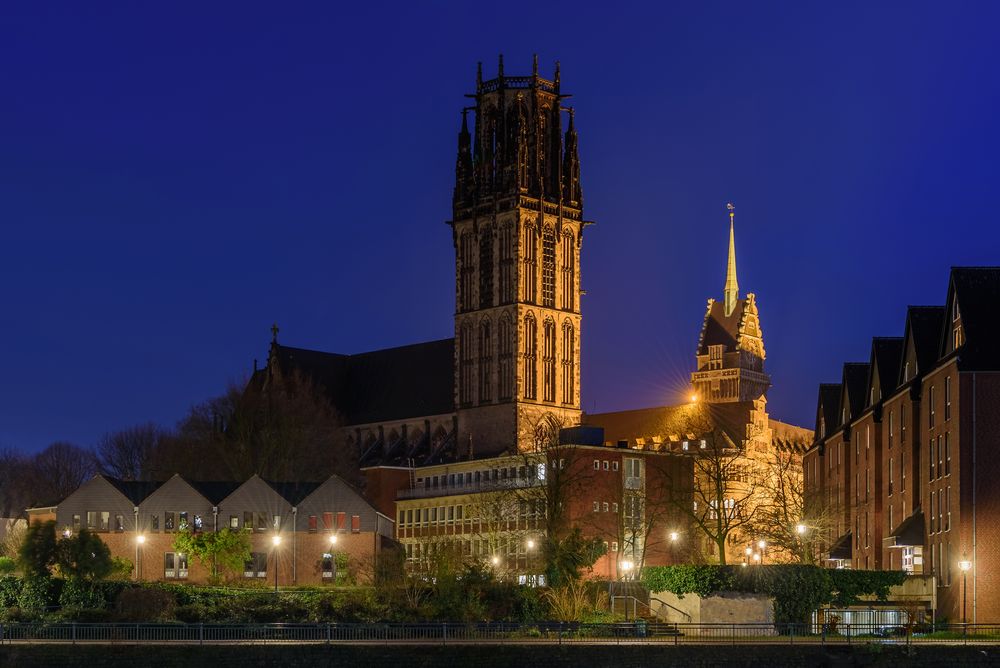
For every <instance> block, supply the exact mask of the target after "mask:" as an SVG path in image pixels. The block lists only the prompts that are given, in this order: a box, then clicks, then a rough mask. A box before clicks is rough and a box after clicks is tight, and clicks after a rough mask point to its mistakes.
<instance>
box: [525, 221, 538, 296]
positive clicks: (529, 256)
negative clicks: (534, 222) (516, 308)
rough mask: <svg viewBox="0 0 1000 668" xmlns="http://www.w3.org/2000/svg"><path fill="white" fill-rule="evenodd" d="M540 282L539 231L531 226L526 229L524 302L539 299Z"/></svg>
mask: <svg viewBox="0 0 1000 668" xmlns="http://www.w3.org/2000/svg"><path fill="white" fill-rule="evenodd" d="M537 280H538V231H537V230H536V229H535V228H534V227H533V226H531V225H526V226H525V228H524V301H526V302H528V303H529V304H530V303H534V302H535V300H536V299H537V293H536V290H537V287H536V281H537Z"/></svg>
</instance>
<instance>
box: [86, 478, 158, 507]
mask: <svg viewBox="0 0 1000 668" xmlns="http://www.w3.org/2000/svg"><path fill="white" fill-rule="evenodd" d="M98 475H99V477H101V478H104V479H105V480H107V481H108V482H109V483H110V484H111V485H112V486H113V487H114V488H115V489H117V490H118V491H119V492H121V493H122V494H123V495H124V496H125V498H127V499H128V500H129V501H131V502H132V503H134V504H135V505H139V503H140V502H141V501H142V500H143V499H145V498H146V497H147V496H149V495H150V494H152V493H153V492H155V491H156V489H157V488H158V487H159V486H160V485H162V484H163V483H161V482H153V481H151V480H120V479H119V478H112V477H111V476H107V475H103V474H98Z"/></svg>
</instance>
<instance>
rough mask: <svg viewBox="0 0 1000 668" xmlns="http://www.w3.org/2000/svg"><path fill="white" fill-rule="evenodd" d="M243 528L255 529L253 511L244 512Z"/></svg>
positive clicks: (246, 529)
mask: <svg viewBox="0 0 1000 668" xmlns="http://www.w3.org/2000/svg"><path fill="white" fill-rule="evenodd" d="M243 529H244V530H245V531H253V513H251V512H244V513H243Z"/></svg>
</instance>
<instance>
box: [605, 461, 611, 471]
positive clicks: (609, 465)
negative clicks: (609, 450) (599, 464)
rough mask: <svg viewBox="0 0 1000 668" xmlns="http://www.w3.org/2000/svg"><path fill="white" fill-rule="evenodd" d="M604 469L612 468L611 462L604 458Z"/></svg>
mask: <svg viewBox="0 0 1000 668" xmlns="http://www.w3.org/2000/svg"><path fill="white" fill-rule="evenodd" d="M604 470H605V471H609V470H611V462H609V461H608V460H607V459H605V460H604Z"/></svg>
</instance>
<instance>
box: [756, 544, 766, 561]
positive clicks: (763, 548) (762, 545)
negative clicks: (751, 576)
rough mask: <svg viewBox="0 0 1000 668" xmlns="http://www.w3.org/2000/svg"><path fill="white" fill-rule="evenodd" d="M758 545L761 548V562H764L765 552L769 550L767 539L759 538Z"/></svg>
mask: <svg viewBox="0 0 1000 668" xmlns="http://www.w3.org/2000/svg"><path fill="white" fill-rule="evenodd" d="M757 547H758V548H760V563H764V552H765V550H767V541H766V540H759V541H757Z"/></svg>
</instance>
